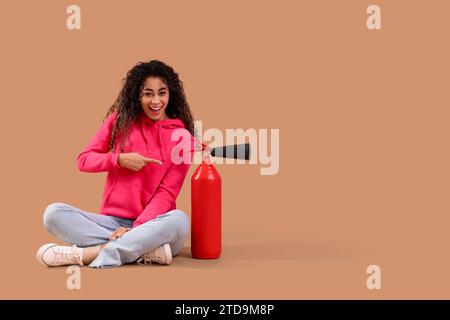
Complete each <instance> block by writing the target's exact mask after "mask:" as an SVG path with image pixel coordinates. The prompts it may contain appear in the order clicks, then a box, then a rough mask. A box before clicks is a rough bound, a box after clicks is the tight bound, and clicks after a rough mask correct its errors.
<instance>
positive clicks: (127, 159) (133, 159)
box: [119, 152, 162, 171]
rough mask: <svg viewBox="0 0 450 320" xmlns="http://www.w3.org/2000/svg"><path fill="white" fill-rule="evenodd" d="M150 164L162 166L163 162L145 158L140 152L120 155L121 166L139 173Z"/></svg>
mask: <svg viewBox="0 0 450 320" xmlns="http://www.w3.org/2000/svg"><path fill="white" fill-rule="evenodd" d="M149 163H157V164H159V165H161V164H162V163H161V161H159V160H155V159H152V158H147V157H144V156H143V155H141V154H140V153H138V152H131V153H121V154H120V155H119V166H121V167H122V168H127V169H130V170H133V171H139V170H141V169H142V168H144V167H145V166H146V165H147V164H149Z"/></svg>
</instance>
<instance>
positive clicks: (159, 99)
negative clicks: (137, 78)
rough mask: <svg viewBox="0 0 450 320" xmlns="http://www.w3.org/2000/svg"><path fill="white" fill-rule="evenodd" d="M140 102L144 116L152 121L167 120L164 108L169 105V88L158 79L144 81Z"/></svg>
mask: <svg viewBox="0 0 450 320" xmlns="http://www.w3.org/2000/svg"><path fill="white" fill-rule="evenodd" d="M140 101H141V106H142V109H143V110H144V113H145V115H146V116H147V117H149V118H150V119H152V120H153V121H158V120H164V119H167V118H168V117H167V115H166V107H167V104H168V103H169V87H168V86H167V85H166V84H165V83H164V82H163V81H162V80H161V79H160V78H157V77H148V78H147V79H145V81H144V85H143V88H142V91H141V98H140Z"/></svg>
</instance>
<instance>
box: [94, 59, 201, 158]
mask: <svg viewBox="0 0 450 320" xmlns="http://www.w3.org/2000/svg"><path fill="white" fill-rule="evenodd" d="M148 77H158V78H160V79H161V80H162V81H163V82H164V83H165V84H166V85H167V86H168V87H169V102H168V104H167V107H166V114H167V116H168V117H169V118H171V119H180V120H181V121H183V123H184V125H185V128H186V130H188V131H189V132H190V133H191V134H192V135H194V118H193V116H192V113H191V109H190V107H189V104H188V102H187V100H186V96H185V94H184V87H183V82H182V81H181V80H180V79H179V77H178V73H176V72H175V71H174V70H173V68H172V67H170V66H168V65H167V64H165V63H164V62H161V61H159V60H151V61H149V62H138V63H137V64H136V65H135V66H134V67H133V68H132V69H131V70H129V71H128V72H127V75H126V77H125V78H124V79H122V81H123V87H122V89H121V90H120V92H119V95H118V96H117V99H116V101H115V102H114V104H113V105H112V106H111V107H110V108H109V110H108V112H107V114H106V116H105V118H104V119H103V121H104V120H105V119H106V118H108V116H109V115H110V114H111V113H113V112H114V111H117V120H116V122H115V124H114V128H113V130H112V135H111V141H110V143H109V151H113V150H114V148H115V142H116V138H117V135H118V134H119V135H120V136H121V137H122V139H121V142H120V150H121V151H122V152H123V150H124V145H125V140H126V139H127V137H128V135H129V130H130V127H131V125H132V124H133V122H134V121H136V119H137V118H138V116H139V115H140V114H141V113H142V112H144V111H143V110H142V107H141V103H140V101H139V97H140V92H141V90H142V89H143V85H144V82H145V80H146V79H147V78H148Z"/></svg>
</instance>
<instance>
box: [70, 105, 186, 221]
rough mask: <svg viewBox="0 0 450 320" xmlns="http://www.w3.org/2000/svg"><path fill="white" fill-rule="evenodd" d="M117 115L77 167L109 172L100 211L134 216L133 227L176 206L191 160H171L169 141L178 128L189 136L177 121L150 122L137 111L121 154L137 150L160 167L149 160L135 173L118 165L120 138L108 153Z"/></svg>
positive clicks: (106, 122) (80, 157) (174, 143)
mask: <svg viewBox="0 0 450 320" xmlns="http://www.w3.org/2000/svg"><path fill="white" fill-rule="evenodd" d="M116 119H117V112H113V113H112V114H111V115H110V116H109V117H108V118H107V119H106V121H105V122H104V123H103V125H102V126H101V127H100V129H99V130H98V132H97V134H96V135H95V136H94V138H92V140H91V141H90V142H89V144H88V145H87V146H86V147H85V148H84V150H83V151H82V152H81V153H80V154H79V155H78V157H77V164H78V169H79V170H80V171H84V172H103V171H107V172H108V176H107V179H106V184H105V189H104V192H103V197H102V202H101V208H100V213H101V214H105V215H111V216H116V217H120V218H126V219H136V220H135V221H134V224H133V227H137V226H139V225H140V224H143V223H145V222H147V221H149V220H152V219H154V218H156V217H157V216H158V215H161V214H164V213H166V212H168V211H170V210H173V209H175V208H176V198H177V196H178V194H179V192H180V189H181V187H182V185H183V182H184V179H185V177H186V174H187V172H188V170H189V166H190V164H189V163H181V164H175V163H173V162H172V159H171V151H172V148H173V147H174V146H175V145H176V144H177V143H178V141H171V135H172V132H173V131H174V130H175V129H179V130H183V131H184V133H185V134H186V133H187V134H189V136H190V137H191V139H193V137H192V135H190V133H189V132H188V131H187V130H186V129H184V124H183V122H182V121H181V120H179V119H167V120H160V121H156V122H153V121H152V120H150V118H148V117H147V116H146V115H145V114H144V113H141V114H140V115H139V117H138V119H137V120H136V121H135V123H133V124H132V126H131V130H130V135H129V140H128V139H127V141H126V144H125V150H124V152H125V153H128V152H138V153H140V154H141V155H143V156H146V157H149V158H153V159H157V160H160V161H161V162H162V165H159V164H156V163H149V164H148V165H147V166H145V167H144V168H142V169H141V170H140V171H136V172H135V171H132V170H129V169H127V168H122V167H120V166H119V165H118V158H119V154H120V151H119V142H120V140H119V138H120V137H117V139H116V141H117V144H116V147H115V149H114V152H108V145H109V141H110V139H111V133H112V129H113V126H114V123H115V120H116ZM180 128H181V129H180ZM192 141H193V140H192Z"/></svg>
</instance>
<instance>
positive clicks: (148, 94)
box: [144, 92, 152, 97]
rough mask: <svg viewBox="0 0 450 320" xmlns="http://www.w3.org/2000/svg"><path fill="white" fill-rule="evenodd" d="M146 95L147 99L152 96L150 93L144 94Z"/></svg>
mask: <svg viewBox="0 0 450 320" xmlns="http://www.w3.org/2000/svg"><path fill="white" fill-rule="evenodd" d="M144 95H145V96H146V97H150V96H151V95H152V94H151V93H149V92H147V93H144Z"/></svg>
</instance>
